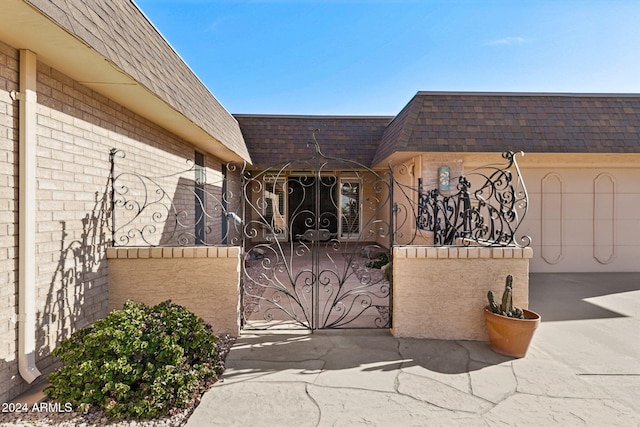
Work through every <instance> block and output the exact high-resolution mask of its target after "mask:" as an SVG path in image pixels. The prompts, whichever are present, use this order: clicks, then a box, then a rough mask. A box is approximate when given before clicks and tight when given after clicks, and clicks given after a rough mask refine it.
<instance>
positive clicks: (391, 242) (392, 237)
mask: <svg viewBox="0 0 640 427" xmlns="http://www.w3.org/2000/svg"><path fill="white" fill-rule="evenodd" d="M395 185H396V184H395V180H394V176H393V168H391V166H389V200H388V203H389V228H390V233H389V234H390V236H389V271H390V272H391V274H389V275H388V277H389V328H393V245H395V235H396V232H395V228H396V225H395V221H394V213H395V212H396V211H397V210H398V209H397V205H396V201H395V198H394V191H393V188H394V187H395Z"/></svg>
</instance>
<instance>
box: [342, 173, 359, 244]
mask: <svg viewBox="0 0 640 427" xmlns="http://www.w3.org/2000/svg"><path fill="white" fill-rule="evenodd" d="M340 218H341V222H342V231H341V235H342V236H348V235H350V234H359V233H360V183H359V182H355V181H342V182H341V184H340Z"/></svg>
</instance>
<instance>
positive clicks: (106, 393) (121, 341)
mask: <svg viewBox="0 0 640 427" xmlns="http://www.w3.org/2000/svg"><path fill="white" fill-rule="evenodd" d="M217 340H218V338H217V337H216V336H215V335H213V333H212V331H211V326H209V325H208V324H206V323H204V321H203V320H202V319H201V318H199V317H197V316H196V315H194V314H193V313H191V312H190V311H188V310H187V309H185V308H184V307H181V306H179V305H175V304H172V303H171V302H170V301H166V302H163V303H161V304H159V305H157V306H155V307H148V306H146V305H144V304H139V303H134V302H131V301H129V302H127V303H126V304H125V305H124V307H123V309H122V310H114V311H112V312H111V313H110V314H109V315H108V316H107V317H105V318H104V319H101V320H98V321H96V322H95V323H94V324H93V325H92V326H90V327H88V328H86V329H82V330H79V331H76V332H75V333H73V334H72V335H71V337H70V338H68V339H66V340H64V341H63V342H62V343H61V345H60V346H59V347H58V348H56V349H55V350H54V351H53V354H54V356H57V357H58V358H59V359H60V360H61V361H62V362H63V364H64V365H63V367H62V368H60V369H59V370H58V371H56V372H54V373H52V374H50V375H49V377H48V380H49V381H50V382H51V386H50V387H48V388H47V389H46V390H45V392H46V394H47V395H48V396H49V397H51V398H53V399H57V400H58V401H61V402H65V403H66V402H70V403H71V404H72V405H73V406H74V408H76V409H77V410H79V411H81V412H87V411H89V410H91V409H94V408H103V409H104V410H105V413H106V415H107V417H109V418H111V419H114V418H156V417H159V416H162V415H167V414H170V413H171V410H172V409H173V408H186V407H187V406H188V405H189V404H190V403H191V402H193V400H194V398H195V397H196V396H197V394H198V393H201V392H203V391H204V390H205V389H206V388H208V387H209V386H210V385H211V384H213V382H215V381H216V379H217V376H218V375H219V374H220V373H221V372H222V367H223V362H222V360H221V357H220V355H219V354H218V353H217V351H216V342H217Z"/></svg>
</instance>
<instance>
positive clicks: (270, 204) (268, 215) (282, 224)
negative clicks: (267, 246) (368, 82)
mask: <svg viewBox="0 0 640 427" xmlns="http://www.w3.org/2000/svg"><path fill="white" fill-rule="evenodd" d="M286 182H287V181H286V180H285V178H276V177H266V178H265V188H264V204H263V211H264V212H263V215H264V221H265V228H264V237H265V239H267V240H274V239H278V240H284V239H286V238H287V219H286V216H285V215H286V212H287V204H286V202H287V192H286V188H285V187H286Z"/></svg>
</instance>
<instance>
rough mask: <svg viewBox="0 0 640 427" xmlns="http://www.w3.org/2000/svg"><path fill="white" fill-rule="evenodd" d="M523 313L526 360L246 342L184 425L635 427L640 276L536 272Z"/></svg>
mask: <svg viewBox="0 0 640 427" xmlns="http://www.w3.org/2000/svg"><path fill="white" fill-rule="evenodd" d="M530 308H531V309H533V310H535V311H538V312H539V313H540V314H541V315H542V319H543V322H542V323H541V325H540V328H539V329H538V331H537V332H536V336H535V337H534V342H533V344H532V346H531V348H530V349H529V353H528V354H527V356H526V357H525V358H523V359H511V358H507V357H504V356H500V355H497V354H495V353H493V352H492V351H491V350H490V349H489V347H488V345H487V343H484V342H472V341H440V340H413V339H397V338H394V337H393V336H391V334H390V333H389V332H388V331H385V330H381V331H342V332H336V331H328V332H316V333H313V334H310V333H290V332H287V333H283V334H273V333H271V334H265V335H243V336H241V337H240V338H239V339H238V341H237V343H236V345H235V346H234V347H233V349H232V350H231V352H230V354H229V357H228V358H227V370H226V372H225V374H224V377H223V381H222V382H219V383H218V384H216V385H215V386H214V387H213V388H212V389H211V390H210V391H208V392H207V393H206V394H205V395H204V396H203V399H202V402H201V404H200V405H199V406H198V408H197V409H196V410H195V412H194V413H193V415H192V416H191V417H190V418H189V421H188V423H187V425H189V426H203V425H243V426H244V425H251V426H254V427H255V426H305V425H308V426H329V425H331V426H334V425H344V426H351V425H379V426H411V425H415V426H424V425H436V426H551V425H554V426H558V425H560V426H565V425H566V426H579V425H590V426H625V427H626V426H638V425H640V408H639V406H638V402H640V273H629V274H621V273H617V274H532V275H531V292H530Z"/></svg>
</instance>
